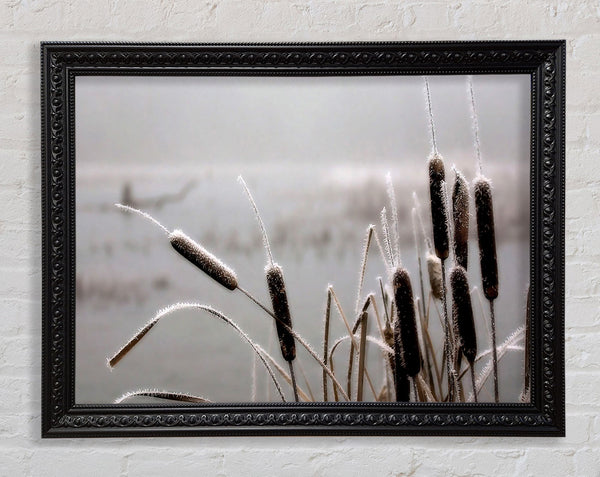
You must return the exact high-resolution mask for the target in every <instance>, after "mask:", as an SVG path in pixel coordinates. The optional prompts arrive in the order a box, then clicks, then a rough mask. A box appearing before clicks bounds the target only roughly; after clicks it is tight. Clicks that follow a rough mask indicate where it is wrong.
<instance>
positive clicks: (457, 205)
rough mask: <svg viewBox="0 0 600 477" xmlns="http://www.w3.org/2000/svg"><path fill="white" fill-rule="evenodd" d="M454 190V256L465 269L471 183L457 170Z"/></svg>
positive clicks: (467, 251)
mask: <svg viewBox="0 0 600 477" xmlns="http://www.w3.org/2000/svg"><path fill="white" fill-rule="evenodd" d="M455 172H456V179H455V180H454V188H453V190H452V220H453V222H454V256H455V257H456V263H457V265H460V266H461V267H463V268H464V269H465V270H466V269H467V265H468V256H469V185H468V184H467V181H466V179H465V177H464V176H463V175H462V174H461V173H460V172H459V171H457V170H455Z"/></svg>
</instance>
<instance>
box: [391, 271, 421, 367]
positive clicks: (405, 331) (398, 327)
mask: <svg viewBox="0 0 600 477" xmlns="http://www.w3.org/2000/svg"><path fill="white" fill-rule="evenodd" d="M393 285H394V300H395V302H396V321H395V323H394V345H395V352H396V354H398V353H400V355H401V357H402V362H403V363H404V368H405V369H406V373H407V374H408V375H409V376H413V377H414V376H416V375H417V373H418V372H419V371H420V370H421V353H420V350H419V337H418V334H417V322H416V320H415V303H414V300H413V292H412V286H411V283H410V276H409V275H408V272H407V271H406V269H404V268H397V269H396V271H395V272H394V277H393Z"/></svg>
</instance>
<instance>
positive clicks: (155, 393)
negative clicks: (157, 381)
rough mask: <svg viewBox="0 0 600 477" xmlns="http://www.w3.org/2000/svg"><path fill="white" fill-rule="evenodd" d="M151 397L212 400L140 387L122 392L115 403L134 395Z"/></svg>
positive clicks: (174, 399)
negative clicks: (136, 389)
mask: <svg viewBox="0 0 600 477" xmlns="http://www.w3.org/2000/svg"><path fill="white" fill-rule="evenodd" d="M141 396H144V397H152V398H157V399H166V400H168V401H179V402H189V403H210V402H212V401H211V400H209V399H206V398H204V397H202V396H194V395H192V394H186V393H175V392H170V391H158V390H153V389H140V390H138V391H131V392H128V393H125V394H123V395H122V396H121V397H119V398H117V399H115V401H114V403H115V404H121V403H122V402H124V401H127V400H128V399H131V398H134V397H141Z"/></svg>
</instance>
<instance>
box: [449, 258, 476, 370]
mask: <svg viewBox="0 0 600 477" xmlns="http://www.w3.org/2000/svg"><path fill="white" fill-rule="evenodd" d="M450 288H451V290H452V316H453V319H454V325H455V327H456V329H457V331H458V337H459V340H460V349H461V351H462V352H463V354H464V355H465V358H467V361H469V364H473V363H474V362H475V357H476V355H477V336H476V334H475V321H474V319H473V307H472V306H471V294H470V292H469V281H468V279H467V272H466V271H465V269H464V268H463V267H461V266H460V265H459V266H456V267H454V268H453V269H452V271H451V272H450Z"/></svg>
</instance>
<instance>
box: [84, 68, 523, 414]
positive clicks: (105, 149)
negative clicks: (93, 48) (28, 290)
mask: <svg viewBox="0 0 600 477" xmlns="http://www.w3.org/2000/svg"><path fill="white" fill-rule="evenodd" d="M428 82H429V91H430V98H431V108H429V107H428V102H427V95H426V93H425V91H426V90H425V83H424V79H423V78H422V77H419V76H368V77H367V76H348V77H331V76H317V77H315V76H311V77H261V76H238V77H235V76H224V77H216V76H185V77H181V76H93V75H92V76H77V77H76V80H75V87H76V94H75V99H76V116H75V117H76V123H75V131H76V145H75V152H76V161H75V169H76V339H75V343H76V363H77V366H76V375H75V396H76V402H77V403H78V404H91V403H95V404H105V403H114V402H117V401H119V400H120V399H121V398H123V397H124V396H125V398H124V399H123V400H122V401H120V402H131V403H135V402H139V403H153V404H159V405H160V404H163V403H164V404H170V405H172V404H173V403H172V402H170V401H168V400H165V399H159V398H157V397H156V396H155V397H152V396H151V394H152V393H156V392H159V393H162V392H169V393H183V395H180V396H179V399H186V400H188V399H189V400H192V401H194V402H197V401H198V400H201V401H211V402H225V403H231V402H252V401H257V402H281V401H282V400H283V399H285V400H286V401H293V400H294V398H295V397H294V392H293V388H292V386H291V385H290V384H289V383H288V381H287V378H286V376H287V377H289V376H290V366H289V364H288V362H286V360H285V359H284V358H283V356H282V350H281V347H280V343H279V341H278V331H277V329H276V325H275V322H274V319H273V318H272V317H271V316H270V315H269V313H268V312H267V311H265V310H264V309H262V308H261V307H260V306H259V305H257V304H256V303H254V302H253V301H252V300H251V299H250V298H249V297H248V296H247V295H246V294H245V293H244V292H243V291H241V289H243V290H244V291H245V292H247V293H248V294H250V295H252V296H253V297H254V298H255V299H256V300H257V301H258V302H259V303H260V304H262V305H263V306H264V307H265V308H267V310H268V311H269V312H271V311H272V310H273V304H272V301H271V296H270V294H269V288H268V286H267V279H266V274H265V267H267V266H271V268H273V265H270V264H271V261H270V260H271V258H270V257H269V254H268V253H267V252H266V251H265V246H264V243H263V242H264V240H263V238H262V234H261V228H260V227H259V222H258V221H257V219H256V216H255V212H254V210H253V207H252V205H251V203H250V201H249V199H248V195H247V193H246V191H245V189H244V187H243V184H241V181H240V180H238V178H239V177H240V176H241V177H242V178H243V180H244V181H245V184H246V185H247V187H248V190H249V191H250V193H251V194H252V196H253V198H254V201H255V203H256V207H257V209H258V211H259V213H260V216H261V217H262V222H263V224H264V229H265V231H266V235H267V236H268V242H269V245H270V250H271V256H272V260H273V263H277V264H278V265H279V266H280V267H281V270H282V273H283V276H284V280H285V291H286V295H287V302H288V305H289V311H290V316H291V322H292V325H293V330H294V331H295V332H297V333H298V334H299V335H300V336H301V338H302V339H303V340H304V341H305V342H306V343H309V344H310V345H311V349H312V350H313V353H315V354H316V356H317V357H318V358H319V359H321V360H323V356H324V352H323V340H324V324H325V314H326V310H327V308H328V306H327V304H328V302H329V305H330V306H329V311H330V316H329V334H328V353H327V355H328V357H327V362H328V369H329V370H330V371H332V373H333V374H334V375H335V377H336V379H337V381H338V383H339V386H336V385H335V384H334V383H333V382H332V379H331V377H330V376H327V378H326V382H327V400H328V401H334V400H336V399H337V400H340V401H344V400H346V398H345V397H344V395H343V393H344V392H345V394H346V396H347V398H349V399H350V400H352V401H356V400H364V401H395V400H396V399H397V394H396V393H397V392H398V389H397V388H398V384H397V382H396V383H395V381H398V379H399V378H398V377H397V374H398V372H397V370H396V367H397V366H398V365H399V366H404V367H406V366H408V364H407V363H408V362H409V361H411V360H412V361H413V362H415V359H414V356H413V357H411V356H412V355H410V353H411V351H410V350H405V349H402V350H401V351H400V355H401V356H400V358H399V359H397V357H396V356H395V355H394V354H393V353H392V352H393V351H397V350H396V349H395V348H397V347H398V346H399V345H397V344H396V343H395V342H394V339H393V331H394V326H395V321H396V319H397V316H398V314H400V315H401V318H400V319H406V318H405V317H406V314H407V313H408V312H407V311H406V303H405V304H404V305H403V306H401V307H400V308H402V309H403V310H404V311H403V313H404V315H402V312H400V311H399V310H397V309H396V307H395V306H392V301H393V300H394V298H395V289H394V276H395V271H396V270H397V269H398V268H399V267H400V268H402V269H405V270H406V272H407V273H408V277H409V279H410V284H411V289H412V295H413V311H414V314H415V326H416V339H415V341H416V343H417V344H418V347H419V348H418V349H419V353H420V358H419V359H418V360H417V362H418V363H419V372H418V373H417V374H415V375H414V376H408V378H407V386H406V390H407V393H408V394H407V396H408V399H409V400H411V401H415V400H418V401H444V400H448V399H449V392H448V390H449V388H450V387H451V386H449V384H448V379H447V369H448V366H449V367H450V368H451V369H454V370H455V372H456V374H454V372H452V373H451V374H452V376H453V378H452V380H451V381H452V382H454V383H455V384H454V386H453V387H452V391H451V393H450V394H452V395H453V397H452V398H451V400H453V401H458V402H462V401H468V402H473V401H474V395H473V383H472V381H471V373H470V367H469V360H468V359H467V357H466V353H463V352H462V351H461V347H460V345H461V343H462V341H461V337H460V336H459V335H460V330H458V328H457V327H456V326H452V323H453V322H454V320H453V306H454V300H453V299H452V291H453V290H452V289H451V288H452V287H451V281H450V277H451V274H452V270H453V268H454V267H455V266H456V256H455V253H454V251H453V246H452V245H453V243H452V242H453V240H452V239H453V236H454V234H453V232H454V229H455V226H454V223H453V221H452V220H450V222H449V223H448V229H449V230H448V231H449V239H450V242H449V256H448V258H447V259H445V260H444V272H445V273H444V275H445V278H446V284H447V287H446V288H447V290H446V297H447V300H446V310H447V317H448V323H450V325H451V327H450V328H451V330H450V334H451V335H452V336H453V338H452V341H451V343H450V349H451V350H453V351H452V352H451V353H450V354H452V355H453V359H452V360H451V361H452V363H450V364H449V365H448V364H446V365H445V361H444V348H445V346H444V344H445V342H446V338H445V336H446V333H445V331H444V330H445V323H446V321H445V316H444V312H443V308H444V300H443V299H439V298H436V296H435V294H434V293H432V291H435V290H433V289H434V288H435V282H434V284H433V287H432V285H431V282H430V273H429V270H428V262H429V263H430V264H434V262H436V260H435V259H434V258H433V257H434V256H436V252H435V244H434V237H433V233H432V214H431V206H430V204H431V197H430V188H429V183H430V178H429V173H428V158H429V157H430V155H431V153H432V148H433V146H432V127H431V123H433V131H434V135H435V145H436V147H437V150H438V152H439V154H440V155H441V156H442V157H443V163H444V168H445V178H446V184H445V189H446V191H447V196H446V200H445V202H446V207H447V216H448V218H449V219H452V192H453V188H454V184H455V177H456V173H455V172H454V170H453V169H454V168H455V169H456V170H457V171H460V173H461V174H462V175H463V176H464V178H465V179H466V182H467V184H468V189H469V192H470V198H469V202H468V203H469V211H468V221H467V222H468V224H469V231H468V267H467V269H466V277H467V280H468V282H467V286H468V290H469V297H470V301H471V308H472V311H473V316H474V326H475V336H476V342H477V347H476V355H475V356H476V357H475V360H474V362H473V371H474V376H475V379H476V386H477V397H478V402H494V401H495V396H494V379H493V374H494V373H493V364H492V362H493V359H492V355H493V353H491V348H492V346H491V320H490V301H493V307H494V314H495V329H496V333H495V334H496V343H497V367H498V391H499V401H500V402H522V401H528V400H529V397H528V395H527V386H526V384H527V378H526V376H525V373H524V370H525V341H526V340H525V323H526V314H527V295H528V286H529V280H530V262H529V256H530V254H529V234H530V228H529V210H530V206H529V181H530V174H529V167H530V165H529V158H530V136H531V130H530V108H531V98H530V93H529V91H530V77H529V75H516V74H515V75H512V74H511V75H476V76H473V78H472V91H473V96H474V100H475V101H474V104H475V111H476V120H477V121H476V122H477V124H478V128H477V130H478V140H476V136H475V134H474V130H475V129H474V116H473V112H472V111H473V101H472V98H471V95H470V90H469V86H468V77H467V76H464V75H457V76H446V75H444V76H430V77H428ZM430 111H431V113H430ZM432 120H433V121H432ZM477 143H479V150H480V157H481V159H480V161H479V160H478V153H477V150H478V146H477ZM479 164H480V166H479ZM480 167H481V170H480ZM480 172H481V173H482V174H483V175H484V176H485V177H486V178H487V179H489V181H490V183H491V185H492V187H491V190H492V197H493V216H494V222H495V223H494V229H495V243H496V256H497V269H498V287H497V290H498V296H497V298H495V299H494V300H489V299H488V297H486V295H485V294H484V293H483V292H484V289H485V287H484V286H483V284H482V278H481V264H480V257H479V254H480V244H479V241H478V229H477V217H476V216H477V213H476V208H475V201H474V189H473V183H474V181H475V179H476V178H477V176H478V175H479V174H480ZM390 184H391V186H390ZM390 189H393V196H394V197H395V202H394V203H392V202H391V198H390V196H391V195H392V194H390ZM415 197H416V200H415ZM115 204H123V205H126V206H128V207H131V208H135V209H138V210H140V211H143V212H145V213H147V214H149V215H150V216H151V217H152V218H153V219H155V220H156V221H158V222H160V224H161V225H162V227H164V228H165V229H166V230H167V231H168V232H170V233H172V232H173V231H175V230H176V229H177V230H181V231H182V232H183V233H185V235H186V236H187V237H189V238H190V239H192V240H193V241H194V242H196V243H197V244H200V245H201V246H202V247H203V248H204V249H205V251H209V252H210V253H211V254H212V255H214V257H217V258H218V259H219V260H220V261H221V262H222V263H223V264H224V265H225V266H227V267H228V268H229V269H231V270H234V271H235V275H236V279H237V282H236V284H235V285H236V286H235V289H233V290H230V289H228V288H227V287H225V286H223V284H222V283H219V282H218V280H215V279H214V278H211V276H209V275H208V274H206V273H205V272H203V271H202V270H201V269H200V268H198V266H196V265H194V264H193V263H191V262H190V260H188V259H186V258H185V257H184V256H182V254H181V253H178V251H177V250H176V249H175V248H174V247H173V246H172V244H171V243H170V242H172V241H173V237H174V236H173V235H169V234H168V233H167V232H166V231H165V230H164V229H163V228H161V226H159V225H157V224H156V223H154V222H153V221H152V220H149V219H148V218H147V217H142V216H141V215H140V214H139V213H136V212H133V211H130V210H129V211H128V210H124V209H123V208H119V207H117V206H116V205H115ZM384 208H385V213H384V214H382V210H383V209H384ZM413 209H414V211H415V212H414V213H413ZM382 215H385V216H386V217H387V223H388V225H387V227H386V226H385V225H384V222H385V221H384V220H382ZM394 216H396V217H397V220H395V219H394ZM463 223H464V222H463ZM370 225H373V226H374V227H372V228H371V232H370V233H369V226H370ZM177 237H180V238H181V236H180V235H177ZM367 237H370V240H366V239H367ZM367 241H368V242H369V249H368V254H367V261H366V266H365V267H364V275H363V273H362V272H361V270H362V269H363V254H364V249H365V243H366V242H367ZM484 246H485V245H484ZM201 258H202V257H201ZM204 258H206V256H204ZM419 259H420V263H419ZM392 262H393V263H392ZM386 263H387V266H386ZM438 266H439V265H435V264H434V265H432V268H434V269H436V268H435V267H438ZM436 270H437V269H436ZM217 271H219V270H217ZM220 271H222V270H220ZM434 275H435V274H434ZM361 277H362V278H361ZM379 277H381V281H380V280H379ZM220 280H221V281H223V280H224V279H223V277H222V276H221V278H220ZM361 283H362V286H361ZM230 284H231V283H230ZM438 285H439V284H438ZM359 287H360V294H359V293H358V291H359ZM328 290H329V293H328ZM371 293H372V294H373V299H372V300H370V301H369V303H370V304H369V305H368V307H367V315H366V318H365V320H366V326H365V330H366V333H363V332H362V329H361V326H357V327H356V333H355V334H354V335H353V336H354V344H355V346H351V340H350V339H349V333H348V327H347V326H346V324H345V323H344V321H343V319H342V318H341V315H342V313H341V312H343V314H344V316H345V318H346V320H347V322H348V326H349V327H350V328H353V326H354V325H355V323H356V322H357V319H359V320H358V324H359V325H360V323H364V322H365V321H361V320H360V318H361V317H362V315H361V313H360V312H361V309H362V308H363V304H364V302H365V300H366V299H367V298H368V297H369V295H370V294H371ZM328 295H329V297H330V299H329V300H328ZM384 295H385V297H386V299H385V300H384V298H383V297H384ZM178 303H179V304H197V305H202V306H207V307H211V309H213V310H217V311H218V312H219V313H211V312H210V311H207V310H206V309H203V308H202V307H194V308H190V307H183V306H181V307H180V309H170V308H169V309H168V311H172V313H168V314H165V315H164V316H163V317H162V318H160V319H159V321H158V322H157V323H156V324H155V325H154V326H153V327H152V328H151V329H150V330H149V331H148V332H147V333H146V334H145V335H144V336H143V337H142V339H140V340H139V341H138V342H137V343H136V344H135V346H133V347H131V349H130V350H129V352H128V353H126V354H124V355H123V356H122V359H120V360H119V361H118V362H114V360H113V362H112V364H114V366H112V368H111V367H109V366H107V362H108V360H110V359H111V358H113V357H114V356H115V354H116V353H117V351H118V350H119V349H121V348H122V347H123V346H124V345H126V343H127V342H128V341H129V340H130V338H131V337H132V336H134V335H135V334H136V333H137V332H138V331H139V330H140V329H143V327H144V326H145V325H146V324H147V323H148V322H149V321H150V320H152V319H153V318H155V317H156V316H157V313H158V312H159V311H161V310H164V309H165V308H167V307H169V306H171V305H174V304H178ZM373 303H374V304H373ZM338 305H339V306H338ZM340 311H341V312H340ZM386 323H387V325H386ZM386 327H387V330H388V331H387V333H386ZM409 328H410V327H407V328H406V329H408V330H409V331H404V333H405V334H404V336H405V337H406V336H408V334H409V333H410V329H409ZM390 330H391V332H392V338H391V339H390V334H389V333H390ZM425 330H426V331H425ZM240 331H241V332H243V334H242V333H240ZM284 332H285V330H284ZM396 336H398V333H397V334H396ZM246 338H247V339H246ZM248 340H249V341H251V343H252V344H250V343H249V341H248ZM361 341H362V342H363V343H362V344H361ZM294 343H295V351H296V356H295V359H294V360H293V361H292V363H293V369H294V375H295V381H296V388H297V391H298V396H299V397H298V399H299V400H301V401H318V402H320V401H323V400H324V399H325V396H324V390H323V380H324V378H323V370H322V367H321V366H319V364H318V363H317V361H316V359H315V356H312V355H311V354H310V353H309V352H308V351H307V350H306V349H305V348H304V346H303V345H302V344H301V343H299V342H298V340H294ZM413 344H414V343H413ZM334 346H335V351H334V352H333V370H332V366H331V364H330V361H329V357H330V355H331V354H332V353H331V351H332V348H333V347H334ZM406 346H408V345H406ZM362 349H364V354H362V355H361V350H362ZM411 349H412V348H411ZM351 351H352V354H351ZM459 355H460V356H461V357H460V363H458V361H459V358H458V356H459ZM288 357H289V355H288ZM349 363H351V365H350V364H349ZM349 366H351V368H352V369H351V373H349V372H348V368H349ZM271 373H272V376H271ZM349 375H350V379H348V376H349ZM273 377H274V378H275V381H276V382H277V383H278V386H279V388H280V390H278V389H277V386H276V385H275V384H274V381H273ZM440 383H441V386H440ZM403 389H404V388H403ZM140 390H145V391H148V392H145V393H142V394H145V395H133V396H127V393H132V392H133V393H135V392H137V391H140ZM280 391H281V392H280ZM403 392H404V391H403ZM188 395H189V396H195V398H188V397H187V396H188ZM159 396H162V397H169V396H167V395H159ZM170 397H172V398H173V397H177V396H170Z"/></svg>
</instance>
